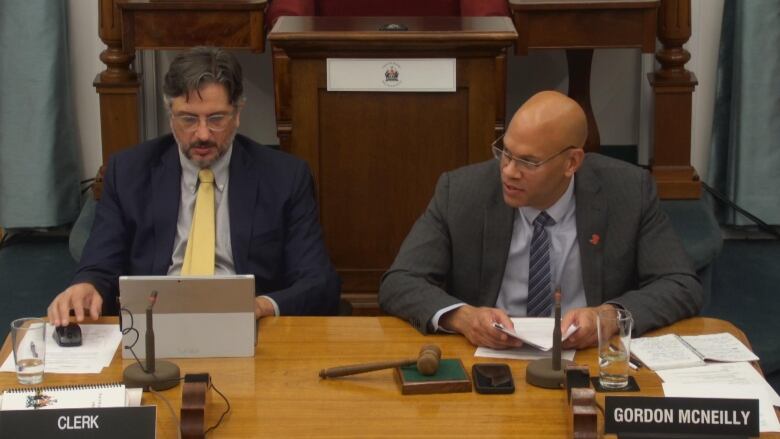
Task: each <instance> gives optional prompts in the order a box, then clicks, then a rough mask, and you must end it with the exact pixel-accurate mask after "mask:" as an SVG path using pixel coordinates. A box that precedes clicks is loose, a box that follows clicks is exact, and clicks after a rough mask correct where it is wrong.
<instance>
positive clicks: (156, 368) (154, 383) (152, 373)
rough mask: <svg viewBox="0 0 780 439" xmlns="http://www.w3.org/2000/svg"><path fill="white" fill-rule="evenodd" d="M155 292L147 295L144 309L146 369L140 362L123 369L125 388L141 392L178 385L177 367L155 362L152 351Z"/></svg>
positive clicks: (165, 362) (163, 361) (167, 363)
mask: <svg viewBox="0 0 780 439" xmlns="http://www.w3.org/2000/svg"><path fill="white" fill-rule="evenodd" d="M157 294H158V293H157V291H156V290H155V291H152V292H151V294H149V305H148V306H147V307H146V332H145V333H144V339H145V342H146V367H145V368H144V367H143V366H142V365H141V363H140V362H136V363H134V364H131V365H129V366H127V367H126V368H125V371H124V373H123V374H122V378H123V379H122V381H123V382H124V383H125V386H126V387H129V388H133V387H141V388H143V390H144V391H145V392H146V391H149V389H150V388H151V389H154V390H166V389H170V388H172V387H176V386H178V385H179V378H180V371H179V366H177V365H175V364H173V363H171V362H170V361H165V360H157V359H156V358H155V351H154V305H155V304H156V303H157Z"/></svg>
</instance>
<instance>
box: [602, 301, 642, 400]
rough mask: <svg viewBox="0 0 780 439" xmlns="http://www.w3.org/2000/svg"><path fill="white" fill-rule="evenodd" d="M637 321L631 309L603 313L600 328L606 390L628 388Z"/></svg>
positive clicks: (603, 378)
mask: <svg viewBox="0 0 780 439" xmlns="http://www.w3.org/2000/svg"><path fill="white" fill-rule="evenodd" d="M633 327H634V319H633V317H631V313H630V312H629V311H628V310H625V309H620V308H614V309H605V310H601V311H599V313H598V315H597V317H596V328H597V331H598V337H599V384H601V387H604V388H606V389H621V388H623V387H626V386H628V359H629V356H630V355H631V330H632V329H633Z"/></svg>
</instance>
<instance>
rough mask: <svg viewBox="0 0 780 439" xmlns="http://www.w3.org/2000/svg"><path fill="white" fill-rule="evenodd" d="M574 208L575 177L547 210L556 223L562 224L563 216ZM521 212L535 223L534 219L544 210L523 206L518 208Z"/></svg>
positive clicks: (527, 220)
mask: <svg viewBox="0 0 780 439" xmlns="http://www.w3.org/2000/svg"><path fill="white" fill-rule="evenodd" d="M573 208H574V179H573V178H572V179H570V180H569V186H568V187H566V191H565V192H564V193H563V195H561V198H558V201H556V202H555V204H553V205H552V206H550V207H548V208H547V209H546V210H545V212H547V215H550V217H551V218H552V219H554V220H555V224H560V222H561V221H562V220H563V218H564V217H565V216H566V214H567V213H569V212H570V211H571V210H572V209H573ZM517 209H518V210H519V211H520V214H521V215H522V216H523V218H525V220H526V222H528V223H529V224H531V223H533V221H534V219H536V217H537V216H538V215H539V214H540V213H541V212H542V211H541V210H539V209H537V208H535V207H531V206H522V207H518V208H517Z"/></svg>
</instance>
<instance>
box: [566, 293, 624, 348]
mask: <svg viewBox="0 0 780 439" xmlns="http://www.w3.org/2000/svg"><path fill="white" fill-rule="evenodd" d="M602 310H611V311H614V310H615V306H613V305H610V304H608V303H605V304H603V305H600V306H596V307H588V308H577V309H573V310H571V311H569V312H567V313H566V315H565V316H563V319H561V329H562V330H563V331H565V330H566V328H568V327H569V326H570V325H577V326H578V327H579V329H577V331H576V332H575V333H574V334H572V335H571V336H569V338H567V339H566V340H565V341H564V342H563V345H562V347H563V348H564V349H585V348H589V347H593V346H596V345H598V342H599V339H598V330H597V329H596V316H597V315H598V313H599V311H602ZM610 330H611V331H612V332H613V333H614V332H615V331H616V330H617V328H611V329H610Z"/></svg>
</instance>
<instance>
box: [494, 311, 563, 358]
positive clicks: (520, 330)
mask: <svg viewBox="0 0 780 439" xmlns="http://www.w3.org/2000/svg"><path fill="white" fill-rule="evenodd" d="M512 324H514V325H515V328H514V330H512V329H508V328H504V327H503V326H501V325H499V324H497V323H495V324H494V326H495V327H496V328H497V329H499V330H500V331H502V332H503V333H505V334H507V335H510V336H512V337H514V338H516V339H518V340H522V341H523V342H525V343H528V344H530V345H531V346H534V347H536V348H537V349H541V350H543V351H548V350H550V349H552V345H553V341H552V333H553V330H554V329H555V319H553V318H552V317H513V318H512ZM577 329H578V328H577V327H576V326H574V325H572V326H569V327H568V328H567V329H566V331H564V332H563V334H561V341H563V340H566V339H567V338H569V336H570V335H572V334H574V332H575V331H577Z"/></svg>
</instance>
